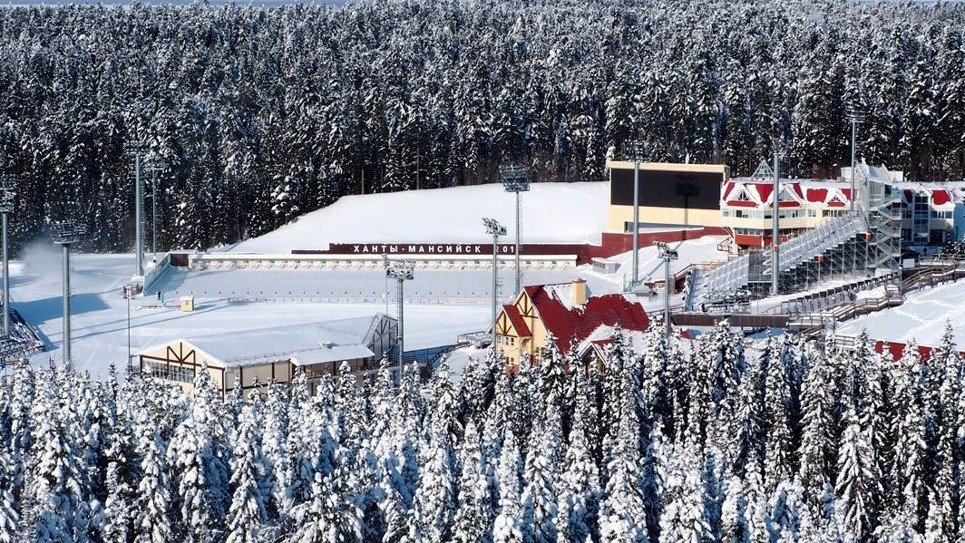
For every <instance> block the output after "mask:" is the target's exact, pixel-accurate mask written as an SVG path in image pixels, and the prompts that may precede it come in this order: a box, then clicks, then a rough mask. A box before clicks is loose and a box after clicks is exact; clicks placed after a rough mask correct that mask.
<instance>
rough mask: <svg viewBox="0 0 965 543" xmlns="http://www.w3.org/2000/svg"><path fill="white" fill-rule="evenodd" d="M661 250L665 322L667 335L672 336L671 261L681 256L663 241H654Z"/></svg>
mask: <svg viewBox="0 0 965 543" xmlns="http://www.w3.org/2000/svg"><path fill="white" fill-rule="evenodd" d="M654 245H656V246H657V249H658V250H659V251H660V259H661V260H663V278H664V279H663V281H664V283H663V322H664V325H665V326H666V331H667V337H670V290H671V289H672V288H673V285H672V284H671V282H670V281H671V280H672V279H671V278H670V263H671V262H673V261H674V260H677V258H679V255H678V254H677V251H676V250H674V249H671V248H670V246H669V245H667V244H666V243H665V242H663V241H657V242H655V243H654Z"/></svg>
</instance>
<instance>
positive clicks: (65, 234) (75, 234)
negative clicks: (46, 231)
mask: <svg viewBox="0 0 965 543" xmlns="http://www.w3.org/2000/svg"><path fill="white" fill-rule="evenodd" d="M51 232H52V234H53V239H54V243H56V244H57V245H60V246H61V247H63V251H64V280H63V281H64V339H63V346H64V364H70V362H71V359H70V246H71V245H74V244H76V243H79V242H80V240H81V238H82V237H83V236H84V234H86V233H87V227H86V226H84V225H82V224H79V223H76V222H74V221H61V222H59V223H55V224H54V225H53V226H52V227H51Z"/></svg>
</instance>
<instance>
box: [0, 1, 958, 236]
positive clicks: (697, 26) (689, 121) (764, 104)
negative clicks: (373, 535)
mask: <svg viewBox="0 0 965 543" xmlns="http://www.w3.org/2000/svg"><path fill="white" fill-rule="evenodd" d="M963 22H965V6H962V5H961V4H957V3H948V4H943V3H911V2H909V3H891V2H838V1H817V0H814V1H812V0H802V1H794V2H786V1H783V0H780V1H778V0H771V1H764V2H760V1H752V0H738V1H736V2H733V1H724V0H716V1H709V2H707V1H696V0H690V1H683V2H680V1H670V0H645V1H644V0H640V1H634V2H602V1H599V2H575V1H572V2H570V1H564V0H548V1H543V2H523V1H517V2H496V3H493V2H476V1H472V2H456V1H436V0H424V1H422V0H413V1H401V2H394V1H393V2H389V1H373V2H361V3H358V4H352V5H347V6H339V7H326V6H305V5H289V6H283V7H272V8H258V7H242V6H217V7H215V6H206V5H203V4H197V5H192V6H190V7H152V6H146V5H141V4H134V5H130V6H122V7H106V6H91V5H86V6H58V7H40V6H30V7H9V8H6V9H3V10H0V105H2V107H0V149H2V155H3V159H4V161H5V164H4V165H3V166H4V167H5V169H6V171H10V172H14V173H19V174H21V176H22V180H21V185H20V194H21V198H20V200H19V203H18V208H19V210H18V215H17V220H16V221H15V228H16V229H17V234H18V235H17V236H16V237H17V239H18V240H19V243H23V242H26V241H28V240H30V239H32V238H34V237H36V236H37V235H39V234H40V233H41V232H42V231H43V229H44V227H45V222H46V221H47V220H49V219H50V218H53V219H60V218H62V217H65V216H73V217H78V218H80V219H82V220H84V221H86V223H87V225H88V227H89V229H90V231H91V232H92V235H91V236H90V239H89V240H88V242H87V243H88V247H89V248H91V249H103V250H106V249H110V250H119V249H129V248H130V246H131V238H132V236H131V233H132V231H133V224H132V223H133V219H132V217H133V212H132V201H133V187H132V183H131V179H132V177H133V175H132V168H133V160H132V159H131V157H130V156H129V155H127V154H125V152H124V149H125V145H126V144H127V143H128V142H131V141H138V140H143V141H146V142H147V143H148V145H149V148H150V153H151V155H152V156H154V157H158V158H161V159H163V160H164V161H165V162H166V163H167V164H168V165H169V167H168V169H167V170H166V171H164V172H162V173H161V174H160V183H159V186H160V189H161V190H160V191H159V196H158V200H159V203H160V204H161V206H160V208H161V210H162V214H161V216H160V219H161V221H160V222H161V225H162V226H161V228H162V232H161V233H162V235H161V241H162V243H163V245H164V246H165V247H208V246H213V245H218V244H224V243H229V242H232V241H236V240H238V239H242V238H245V237H249V236H254V235H258V234H261V233H264V232H266V231H269V230H271V229H273V228H275V227H277V226H279V225H280V224H283V223H285V222H287V221H289V220H291V219H292V218H294V217H296V216H297V215H299V214H300V213H303V212H306V211H309V210H312V209H316V208H319V207H321V206H325V205H328V204H330V203H331V202H333V201H335V200H336V199H337V198H339V197H340V196H343V195H346V194H359V193H362V192H366V193H368V192H382V191H395V190H406V189H413V188H425V187H447V186H453V185H464V184H475V183H483V182H490V181H492V180H494V178H495V177H496V175H497V166H498V164H499V163H500V162H501V161H504V160H522V161H524V162H526V163H527V164H528V165H531V166H532V169H533V175H534V178H535V179H536V180H538V181H571V180H600V179H603V178H604V164H605V159H606V157H607V156H608V155H614V154H619V150H620V149H622V148H623V147H624V143H625V142H626V141H627V140H629V139H641V140H642V141H643V142H644V144H645V148H646V152H647V157H648V158H650V159H655V160H662V159H667V160H682V159H685V158H686V157H689V158H690V159H691V160H693V161H723V162H726V163H727V164H729V165H731V166H732V168H733V171H734V172H735V173H738V174H748V173H750V172H751V171H752V169H753V166H754V165H755V164H756V163H757V162H758V161H759V160H760V159H761V158H762V157H764V156H767V155H769V154H770V147H771V137H772V135H773V134H775V133H776V134H779V135H782V136H784V137H785V138H787V139H788V140H789V141H790V154H789V158H788V163H789V164H788V166H789V167H790V168H791V172H792V173H794V174H798V175H812V174H829V173H832V172H833V168H834V165H835V164H840V163H842V162H845V161H846V160H847V159H848V157H849V153H850V151H849V129H848V126H847V121H846V118H845V117H846V112H847V111H848V109H849V108H851V107H853V106H856V107H860V108H861V109H863V110H864V111H865V112H866V115H867V118H866V120H865V123H864V124H863V125H862V127H861V131H860V134H861V136H860V144H861V149H862V154H863V155H864V156H866V157H867V158H868V159H869V160H870V161H873V162H883V163H887V164H888V165H890V166H893V167H895V168H900V169H904V170H905V171H906V172H907V173H908V174H909V176H910V177H911V178H914V179H934V178H944V177H948V176H951V177H956V178H960V177H961V176H962V175H963V168H965V78H963V77H962V66H963V65H965V43H963V32H965V24H963ZM149 192H150V190H149Z"/></svg>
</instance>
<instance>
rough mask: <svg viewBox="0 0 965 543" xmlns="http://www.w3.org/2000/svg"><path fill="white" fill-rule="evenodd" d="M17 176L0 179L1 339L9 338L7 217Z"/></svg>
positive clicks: (12, 206) (8, 175)
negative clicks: (0, 248)
mask: <svg viewBox="0 0 965 543" xmlns="http://www.w3.org/2000/svg"><path fill="white" fill-rule="evenodd" d="M16 197H17V176H15V175H13V174H4V175H3V177H2V179H0V213H2V214H3V301H2V303H3V337H10V259H9V256H8V252H7V250H8V247H9V245H8V230H7V216H8V215H9V214H10V213H13V211H14V200H15V199H16Z"/></svg>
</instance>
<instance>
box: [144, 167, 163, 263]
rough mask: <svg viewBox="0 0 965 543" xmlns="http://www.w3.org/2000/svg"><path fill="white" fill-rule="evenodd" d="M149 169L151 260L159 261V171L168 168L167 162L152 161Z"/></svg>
mask: <svg viewBox="0 0 965 543" xmlns="http://www.w3.org/2000/svg"><path fill="white" fill-rule="evenodd" d="M148 169H150V170H151V253H152V256H151V261H152V262H154V263H157V172H163V171H164V170H166V169H167V164H165V163H164V161H163V160H161V159H157V160H153V161H151V163H150V165H149V166H148Z"/></svg>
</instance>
